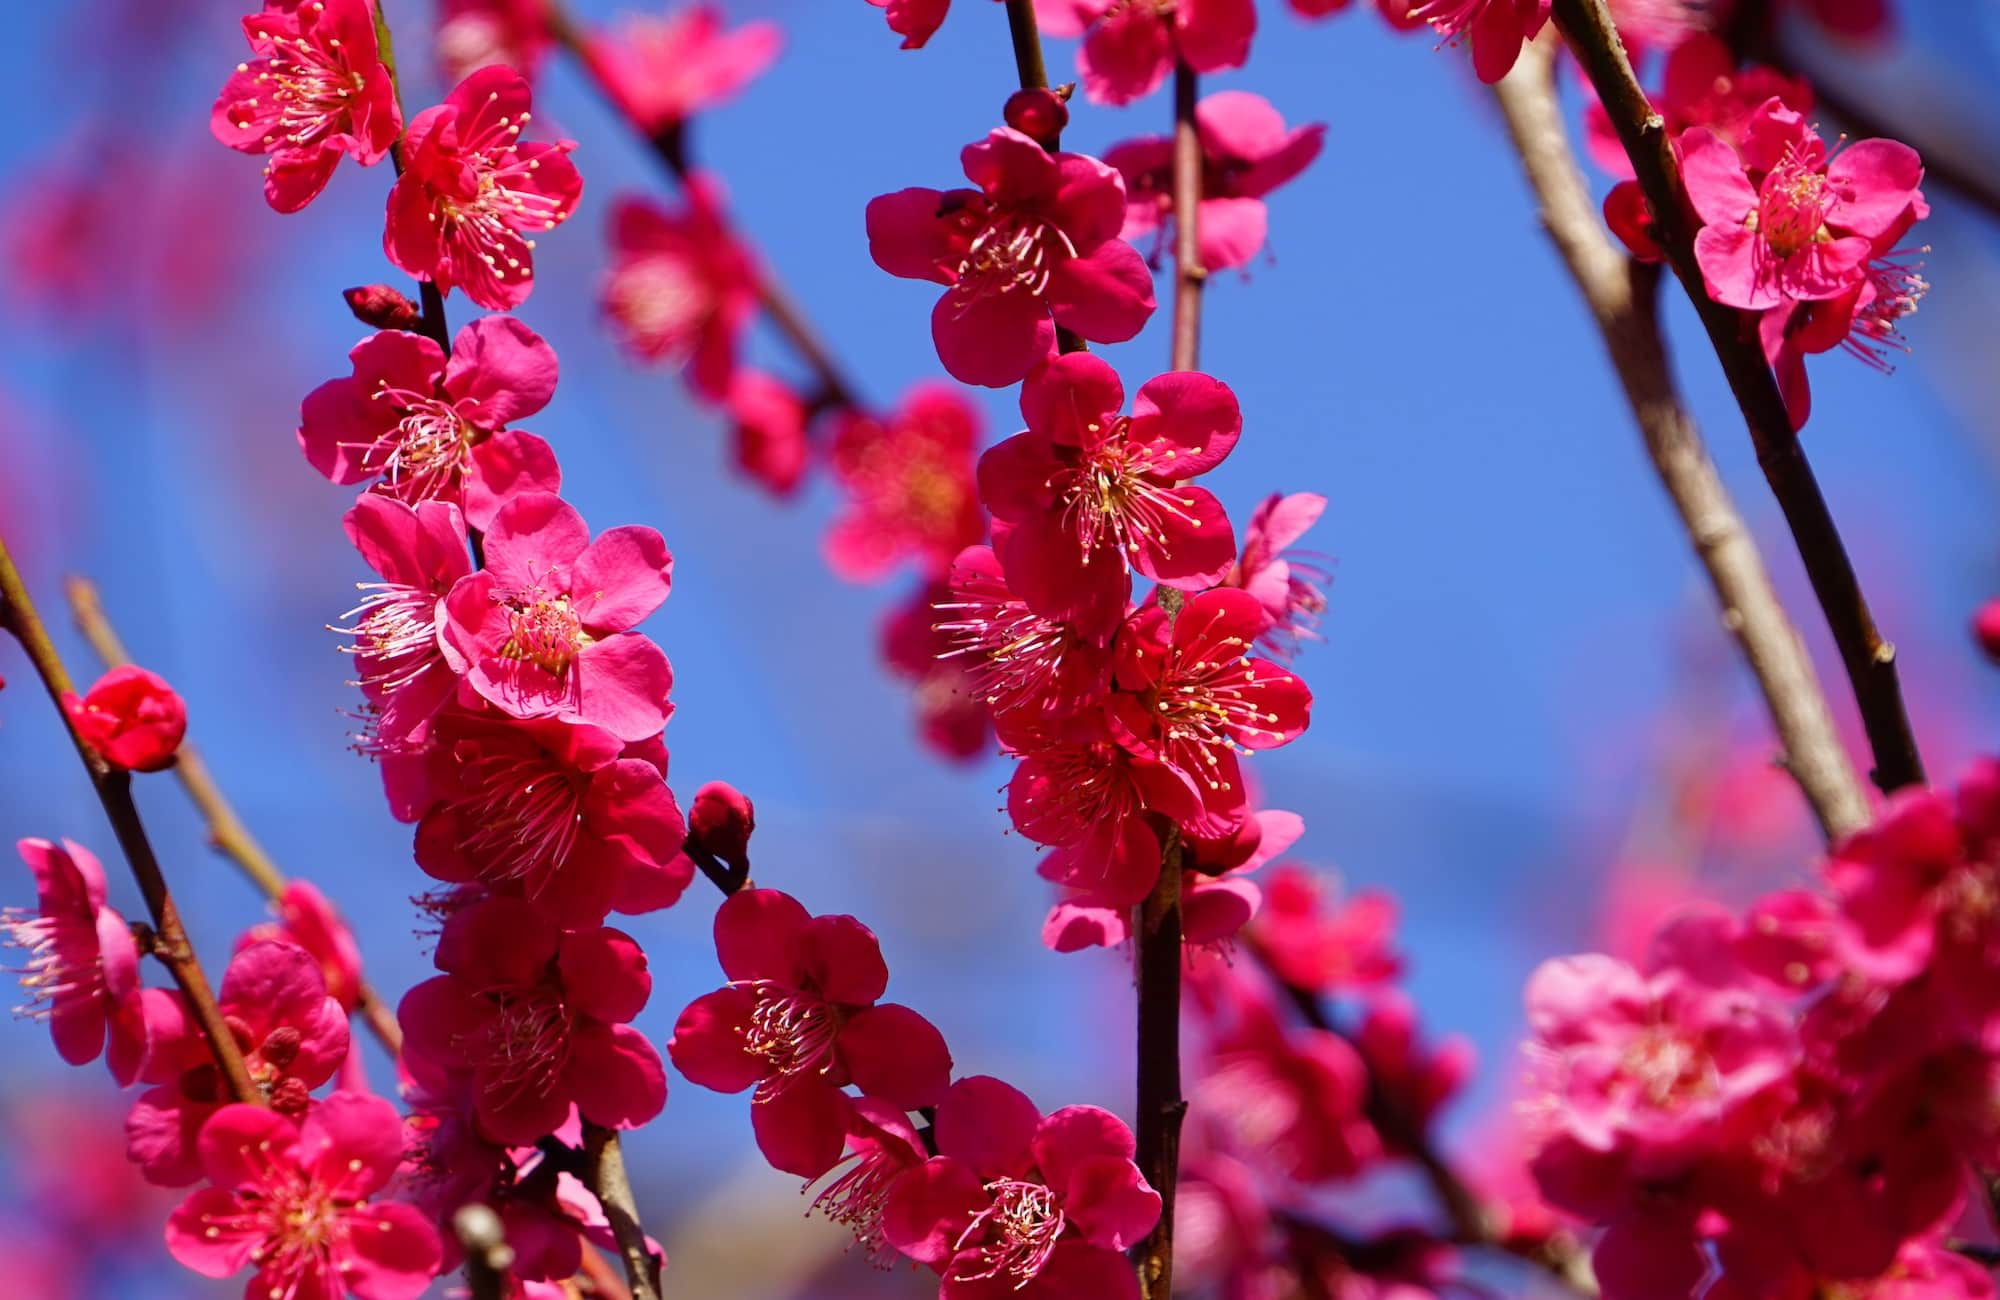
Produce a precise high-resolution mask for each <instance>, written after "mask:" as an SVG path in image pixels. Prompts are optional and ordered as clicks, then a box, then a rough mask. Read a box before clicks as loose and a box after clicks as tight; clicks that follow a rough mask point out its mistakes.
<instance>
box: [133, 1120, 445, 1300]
mask: <svg viewBox="0 0 2000 1300" xmlns="http://www.w3.org/2000/svg"><path fill="white" fill-rule="evenodd" d="M402 1154H403V1146H402V1128H401V1124H400V1123H399V1121H398V1120H397V1118H396V1110H395V1107H393V1106H391V1105H390V1104H389V1103H388V1102H386V1101H383V1100H382V1099H381V1098H379V1097H370V1096H367V1095H365V1094H362V1093H354V1092H337V1093H335V1094H333V1095H332V1096H331V1097H328V1098H327V1099H326V1100H325V1101H323V1102H321V1103H320V1104H319V1105H318V1106H315V1107H314V1108H313V1109H312V1111H311V1112H310V1113H308V1114H307V1115H306V1117H305V1119H304V1121H303V1122H295V1121H294V1120H292V1119H290V1118H287V1117H286V1116H284V1115H281V1114H278V1113H277V1112H275V1111H270V1110H265V1109H263V1108H262V1107H258V1106H244V1105H235V1106H226V1107H224V1108H223V1109H222V1110H220V1111H218V1112H216V1115H215V1117H214V1118H213V1119H211V1120H210V1121H209V1122H208V1124H207V1125H206V1126H205V1127H204V1128H203V1129H202V1132H201V1142H200V1155H201V1168H202V1173H203V1174H204V1175H205V1176H206V1177H207V1178H208V1180H209V1184H210V1185H209V1186H208V1187H205V1188H203V1189H202V1190H201V1191H198V1192H196V1193H195V1194H194V1195H192V1196H190V1197H188V1198H187V1200H185V1201H183V1202H181V1205H180V1208H179V1209H177V1210H175V1211H174V1213H173V1217H172V1218H170V1219H169V1220H168V1221H167V1250H168V1251H169V1252H170V1253H171V1254H172V1255H173V1257H174V1258H175V1259H176V1260H178V1261H179V1262H180V1263H181V1264H182V1265H184V1266H185V1267H187V1268H190V1269H192V1270H194V1271H195V1272H196V1273H199V1274H201V1275H202V1276H203V1277H216V1278H222V1277H229V1276H230V1275H232V1274H234V1273H237V1272H239V1271H241V1270H242V1269H243V1267H244V1266H245V1265H247V1264H255V1265H256V1266H257V1272H256V1274H255V1275H254V1276H253V1277H251V1279H250V1280H249V1281H248V1282H247V1283H246V1284H245V1285H244V1288H243V1295H244V1300H267V1298H268V1297H271V1296H286V1297H292V1296H297V1297H300V1298H301V1300H304V1297H307V1296H312V1297H327V1298H329V1300H330V1298H331V1297H336V1296H341V1295H349V1294H351V1295H354V1296H356V1297H358V1298H359V1300H416V1297H417V1296H419V1295H421V1294H422V1293H423V1291H424V1290H425V1289H426V1288H427V1287H429V1286H430V1283H431V1278H432V1277H433V1276H435V1275H436V1273H437V1270H438V1265H439V1262H440V1249H439V1242H438V1234H437V1230H436V1229H435V1228H433V1227H432V1226H431V1225H430V1224H429V1223H428V1222H427V1221H425V1219H424V1217H423V1215H422V1214H420V1213H418V1211H417V1210H416V1208H415V1207H414V1206H410V1205H404V1204H400V1203H398V1202H395V1201H389V1200H384V1199H380V1198H378V1197H377V1196H376V1193H378V1192H380V1191H381V1190H382V1189H383V1188H384V1187H385V1186H387V1185H388V1183H389V1181H390V1179H391V1178H393V1177H394V1176H395V1173H396V1167H397V1165H398V1164H399V1163H400V1162H401V1159H402Z"/></svg>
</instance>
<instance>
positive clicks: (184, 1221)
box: [167, 1187, 264, 1278]
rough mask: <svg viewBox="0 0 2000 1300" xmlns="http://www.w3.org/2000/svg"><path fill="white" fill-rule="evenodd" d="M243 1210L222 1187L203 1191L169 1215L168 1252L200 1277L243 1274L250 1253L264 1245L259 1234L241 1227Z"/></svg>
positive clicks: (251, 1228) (262, 1236) (251, 1229)
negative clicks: (241, 1272)
mask: <svg viewBox="0 0 2000 1300" xmlns="http://www.w3.org/2000/svg"><path fill="white" fill-rule="evenodd" d="M243 1208H244V1207H243V1206H242V1205H241V1204H240V1203H239V1202H238V1201H237V1199H236V1197H235V1195H234V1194H233V1193H231V1192H229V1191H228V1190H227V1189H225V1188H221V1187H204V1188H202V1189H201V1190H200V1191H198V1192H196V1193H195V1194H194V1195H192V1196H190V1197H188V1198H187V1199H186V1200H185V1201H182V1202H181V1203H180V1205H179V1206H178V1207H177V1208H176V1209H175V1210H174V1212H173V1213H172V1214H171V1215H169V1216H168V1218H167V1253H168V1254H170V1255H172V1256H173V1257H174V1261H175V1262H176V1263H178V1264H180V1265H181V1267H183V1268H186V1269H189V1270H191V1271H193V1272H195V1273H199V1274H200V1275H201V1276H203V1277H216V1278H221V1277H230V1276H233V1275H234V1274H236V1273H238V1272H240V1271H242V1268H243V1266H244V1265H245V1264H248V1263H249V1262H250V1252H251V1251H253V1250H255V1249H257V1247H259V1246H261V1245H262V1244H263V1242H264V1234H263V1233H262V1232H261V1231H258V1230H257V1229H256V1228H255V1227H248V1226H244V1225H245V1223H246V1216H245V1215H244V1213H243ZM249 1222H251V1223H254V1220H250V1221H249Z"/></svg>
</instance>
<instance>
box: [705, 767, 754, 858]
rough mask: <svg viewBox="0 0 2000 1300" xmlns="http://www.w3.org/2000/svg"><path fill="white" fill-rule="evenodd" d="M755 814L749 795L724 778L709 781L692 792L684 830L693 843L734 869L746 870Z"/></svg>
mask: <svg viewBox="0 0 2000 1300" xmlns="http://www.w3.org/2000/svg"><path fill="white" fill-rule="evenodd" d="M756 829H757V813H756V810H755V809H754V808H753V807H752V806H751V804H750V798H749V796H748V795H746V794H744V793H743V792H742V791H740V790H738V789H737V788H736V787H735V786H733V785H730V784H729V783H728V782H726V781H710V782H709V783H708V784H707V785H705V786H703V787H702V788H701V789H699V790H697V791H695V795H694V807H693V808H691V809H689V810H688V831H689V833H690V834H691V835H692V836H693V837H694V841H695V843H697V844H699V845H700V846H701V847H702V848H704V849H706V850H707V851H708V852H709V853H711V854H713V855H714V856H716V857H718V858H720V859H722V861H724V862H726V863H728V864H729V865H730V866H731V867H734V868H735V869H737V870H738V871H748V870H749V869H750V832H752V831H754V830H756Z"/></svg>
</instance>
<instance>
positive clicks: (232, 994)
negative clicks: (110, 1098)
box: [125, 940, 349, 1187]
mask: <svg viewBox="0 0 2000 1300" xmlns="http://www.w3.org/2000/svg"><path fill="white" fill-rule="evenodd" d="M167 996H168V1006H169V1008H170V1010H171V1012H172V1014H170V1015H166V1016H162V1017H158V1018H156V1020H155V1048H154V1051H153V1055H152V1059H151V1060H149V1061H148V1062H147V1064H146V1072H145V1078H146V1081H147V1082H149V1083H154V1084H158V1085H159V1086H158V1087H154V1088H151V1089H148V1090H147V1091H146V1092H144V1093H141V1094H140V1096H139V1099H138V1100H137V1101H136V1102H134V1103H133V1104H132V1109H131V1111H130V1112H129V1113H128V1114H127V1115H126V1117H125V1149H126V1155H127V1156H128V1157H129V1158H130V1159H131V1161H132V1163H134V1164H136V1165H138V1166H139V1172H140V1173H141V1174H143V1175H145V1178H146V1181H148V1182H151V1183H157V1184H159V1185H160V1186H162V1187H184V1186H186V1185H187V1184H189V1183H191V1182H193V1181H195V1179H196V1178H197V1177H199V1175H200V1169H201V1167H200V1163H199V1160H198V1158H197V1152H196V1148H195V1137H196V1135H197V1134H198V1133H200V1132H201V1129H202V1126H203V1125H204V1124H205V1123H207V1122H208V1119H209V1117H210V1116H211V1115H213V1114H214V1113H215V1111H216V1108H217V1107H219V1106H221V1105H222V1104H223V1103H224V1102H226V1101H227V1100H228V1099H229V1098H228V1093H229V1088H228V1085H227V1084H226V1083H224V1082H223V1079H222V1076H221V1073H220V1072H219V1071H218V1070H217V1069H216V1068H215V1060H214V1057H213V1055H212V1054H211V1053H210V1051H209V1046H208V1040H207V1039H206V1038H205V1037H203V1035H202V1032H201V1028H200V1026H198V1025H196V1024H195V1022H194V1020H193V1018H192V1017H190V1016H189V1015H188V1014H187V1011H186V1008H185V1006H184V1004H183V1003H182V1002H181V1001H180V995H179V994H169V995H167ZM216 1001H217V1002H218V1004H219V1005H220V1006H221V1008H222V1015H223V1019H224V1021H225V1022H226V1023H227V1024H228V1025H229V1031H230V1033H231V1034H232V1035H234V1036H235V1038H236V1045H237V1047H238V1048H239V1049H240V1050H241V1051H242V1053H243V1062H244V1064H245V1065H246V1066H247V1067H248V1068H249V1071H250V1079H251V1082H253V1083H255V1084H256V1085H257V1089H258V1091H259V1092H261V1093H262V1094H263V1095H264V1098H265V1100H266V1101H267V1102H268V1103H269V1104H270V1106H271V1108H272V1109H273V1110H275V1111H278V1112H280V1113H282V1114H286V1115H290V1116H292V1117H294V1118H296V1117H298V1116H299V1115H301V1114H303V1113H304V1112H305V1110H306V1108H307V1107H308V1106H310V1105H311V1104H312V1098H311V1092H312V1090H313V1089H314V1088H317V1087H318V1086H319V1085H321V1084H322V1083H325V1082H326V1081H327V1080H328V1079H331V1078H332V1077H333V1076H334V1073H335V1072H336V1071H337V1070H339V1069H340V1066H341V1063H342V1062H343V1061H345V1060H346V1059H347V1049H348V1041H349V1040H348V1028H347V1012H346V1010H345V1009H344V1008H343V1007H342V1006H341V1004H340V1002H339V1000H338V999H337V998H334V997H333V996H331V995H330V994H329V993H328V992H327V986H326V977H325V976H324V975H322V974H321V973H320V967H319V962H318V961H317V960H316V959H315V958H314V957H313V955H312V954H311V953H309V952H307V951H306V950H305V949H303V948H300V947H297V946H295V945H293V944H290V943H282V942H276V941H272V940H264V941H262V942H257V943H251V944H247V945H245V946H244V947H242V948H240V949H238V950H237V952H236V954H235V955H234V956H232V957H231V958H230V959H229V969H228V970H226V971H225V972H223V976H222V988H221V990H220V991H219V993H218V994H217V997H216Z"/></svg>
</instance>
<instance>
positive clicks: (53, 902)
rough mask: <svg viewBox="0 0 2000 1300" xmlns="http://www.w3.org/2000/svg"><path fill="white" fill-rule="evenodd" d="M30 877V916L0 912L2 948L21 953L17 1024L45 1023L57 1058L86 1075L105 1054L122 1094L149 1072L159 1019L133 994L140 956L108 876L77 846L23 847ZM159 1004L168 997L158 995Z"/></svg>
mask: <svg viewBox="0 0 2000 1300" xmlns="http://www.w3.org/2000/svg"><path fill="white" fill-rule="evenodd" d="M15 848H16V850H17V851H18V852H19V853H20V855H21V860H22V861H23V862H26V863H27V864H28V870H29V871H31V872H33V873H34V877H35V895H36V898H35V906H34V909H33V910H32V911H30V910H28V909H25V908H13V907H9V908H6V909H4V910H0V947H6V948H18V949H20V950H22V951H24V952H25V953H27V961H26V964H25V965H23V966H22V967H20V968H19V970H18V975H19V977H20V981H21V990H22V992H23V993H25V994H26V995H27V997H28V1001H27V1003H26V1005H25V1006H22V1007H19V1008H17V1009H16V1012H15V1014H17V1015H26V1016H29V1017H31V1018H33V1019H36V1020H46V1021H47V1022H48V1025H49V1032H50V1033H51V1034H52V1035H53V1036H54V1039H55V1045H56V1054H57V1055H58V1056H60V1057H62V1059H63V1060H65V1061H67V1062H69V1063H70V1064H71V1065H87V1064H89V1063H90V1062H92V1061H94V1060H96V1059H97V1058H98V1057H99V1056H100V1055H103V1054H104V1053H105V1048H106V1044H107V1042H108V1044H109V1047H110V1054H109V1059H108V1064H109V1065H110V1067H111V1077H112V1078H114V1079H116V1080H117V1081H118V1082H119V1084H120V1085H124V1084H129V1083H131V1082H132V1081H133V1080H134V1079H135V1078H137V1077H138V1075H139V1071H140V1069H141V1067H142V1066H144V1065H145V1064H146V1062H147V1056H148V1049H149V1044H150V1040H151V1031H150V1029H149V1026H148V1024H147V1019H148V1012H149V1011H153V1010H156V1009H157V1008H156V1007H154V1006H150V1005H149V1002H150V999H148V998H147V997H146V996H145V995H144V994H143V993H142V991H141V989H140V986H139V948H138V945H137V944H136V943H135V942H133V939H132V931H131V928H130V927H129V926H128V925H127V924H126V922H125V918H124V917H123V916H121V915H120V914H119V913H118V911H117V910H116V909H115V908H112V907H109V906H107V905H106V902H105V898H106V894H105V881H104V868H103V866H102V865H101V864H100V863H99V862H98V861H97V858H96V857H95V855H93V854H92V853H91V852H90V850H88V849H86V848H84V847H83V846H82V845H81V844H76V843H73V842H71V841H69V840H64V841H63V842H62V843H61V844H59V845H58V844H55V843H52V842H50V841H48V840H22V841H20V843H18V844H17V845H15ZM161 996H162V997H164V996H165V995H164V994H163V995H161Z"/></svg>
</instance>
